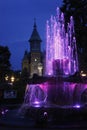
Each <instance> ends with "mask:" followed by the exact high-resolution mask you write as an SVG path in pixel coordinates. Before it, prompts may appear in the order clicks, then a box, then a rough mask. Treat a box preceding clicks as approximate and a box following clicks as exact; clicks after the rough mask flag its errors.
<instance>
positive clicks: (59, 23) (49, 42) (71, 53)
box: [46, 8, 78, 76]
mask: <svg viewBox="0 0 87 130" xmlns="http://www.w3.org/2000/svg"><path fill="white" fill-rule="evenodd" d="M46 29H47V31H46V75H50V76H67V75H68V76H69V75H73V74H74V73H75V72H77V71H78V56H77V48H76V38H75V31H74V20H73V17H72V16H71V17H70V22H69V23H67V27H66V29H65V18H64V14H63V13H62V12H61V11H60V9H59V8H57V15H56V16H51V18H50V20H49V21H47V27H46Z"/></svg>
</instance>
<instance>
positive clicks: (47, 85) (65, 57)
mask: <svg viewBox="0 0 87 130" xmlns="http://www.w3.org/2000/svg"><path fill="white" fill-rule="evenodd" d="M78 66H79V65H78V55H77V46H76V38H75V31H74V20H73V17H72V16H71V17H70V21H69V23H67V25H66V27H65V18H64V14H63V13H62V12H61V11H60V9H59V8H57V15H56V16H51V18H50V20H49V21H47V24H46V67H45V69H46V71H45V76H46V77H47V80H46V81H45V82H42V83H40V84H29V85H27V87H26V92H25V98H24V106H25V104H27V106H34V107H37V106H38V107H41V106H44V107H47V106H49V104H50V105H51V106H52V105H56V106H61V107H64V106H65V107H66V106H67V107H68V106H70V107H71V106H74V105H76V104H81V94H82V92H83V90H85V89H86V88H87V85H86V84H83V83H82V82H81V81H80V80H82V79H81V77H80V76H79V77H77V76H75V75H76V74H78V73H77V72H78V71H79V67H78ZM73 75H74V76H73ZM74 77H75V78H74ZM78 78H79V82H77V80H78ZM68 79H69V80H68ZM71 79H72V82H71ZM75 80H76V81H75Z"/></svg>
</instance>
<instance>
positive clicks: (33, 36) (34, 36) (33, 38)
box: [29, 21, 42, 42]
mask: <svg viewBox="0 0 87 130" xmlns="http://www.w3.org/2000/svg"><path fill="white" fill-rule="evenodd" d="M33 27H34V28H33V32H32V34H31V37H30V39H29V42H32V41H40V42H41V41H42V40H41V38H40V36H39V33H38V31H37V26H36V22H35V21H34V26H33Z"/></svg>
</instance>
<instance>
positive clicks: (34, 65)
mask: <svg viewBox="0 0 87 130" xmlns="http://www.w3.org/2000/svg"><path fill="white" fill-rule="evenodd" d="M28 42H29V45H30V52H27V51H25V54H24V57H23V59H22V71H23V70H26V71H27V72H28V74H29V76H30V77H32V76H33V75H34V74H37V75H38V76H42V75H43V53H42V51H41V42H42V40H41V38H40V35H39V33H38V31H37V26H36V22H35V21H34V26H33V32H32V34H31V37H30V38H29V40H28Z"/></svg>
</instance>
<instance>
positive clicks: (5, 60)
mask: <svg viewBox="0 0 87 130" xmlns="http://www.w3.org/2000/svg"><path fill="white" fill-rule="evenodd" d="M10 56H11V54H10V51H9V49H8V47H3V46H0V81H3V80H4V77H5V75H6V74H7V73H8V72H9V71H10V66H11V64H10V61H9V60H10Z"/></svg>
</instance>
